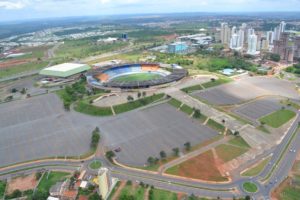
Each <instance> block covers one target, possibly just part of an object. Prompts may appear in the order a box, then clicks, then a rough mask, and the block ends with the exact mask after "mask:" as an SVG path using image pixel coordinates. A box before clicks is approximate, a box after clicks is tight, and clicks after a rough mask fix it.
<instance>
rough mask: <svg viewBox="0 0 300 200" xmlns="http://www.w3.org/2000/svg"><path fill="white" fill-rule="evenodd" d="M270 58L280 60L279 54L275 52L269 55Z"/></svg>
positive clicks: (275, 60)
mask: <svg viewBox="0 0 300 200" xmlns="http://www.w3.org/2000/svg"><path fill="white" fill-rule="evenodd" d="M270 59H271V60H272V61H274V62H279V61H280V55H279V54H275V53H272V54H271V55H270Z"/></svg>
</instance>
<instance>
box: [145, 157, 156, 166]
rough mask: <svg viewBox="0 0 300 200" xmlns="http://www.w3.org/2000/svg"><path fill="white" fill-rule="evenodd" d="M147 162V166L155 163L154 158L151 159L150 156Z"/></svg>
mask: <svg viewBox="0 0 300 200" xmlns="http://www.w3.org/2000/svg"><path fill="white" fill-rule="evenodd" d="M147 162H148V163H149V165H153V164H154V162H155V158H153V157H151V156H150V157H149V158H148V160H147Z"/></svg>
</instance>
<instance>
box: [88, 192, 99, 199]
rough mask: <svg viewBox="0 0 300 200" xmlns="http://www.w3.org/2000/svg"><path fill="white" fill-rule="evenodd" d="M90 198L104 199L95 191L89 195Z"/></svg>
mask: <svg viewBox="0 0 300 200" xmlns="http://www.w3.org/2000/svg"><path fill="white" fill-rule="evenodd" d="M89 200H102V197H101V196H100V195H99V194H97V193H96V192H95V193H93V194H92V195H90V196H89Z"/></svg>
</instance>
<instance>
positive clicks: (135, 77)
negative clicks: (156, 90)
mask: <svg viewBox="0 0 300 200" xmlns="http://www.w3.org/2000/svg"><path fill="white" fill-rule="evenodd" d="M161 77H162V76H160V75H158V74H152V73H138V74H128V75H123V76H119V77H116V78H114V79H113V80H114V81H120V82H132V81H149V80H154V79H159V78H161Z"/></svg>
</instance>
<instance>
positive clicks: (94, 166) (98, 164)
mask: <svg viewBox="0 0 300 200" xmlns="http://www.w3.org/2000/svg"><path fill="white" fill-rule="evenodd" d="M101 166H102V164H101V162H100V161H98V160H95V161H93V162H92V163H91V164H90V165H89V167H90V168H91V169H99V168H100V167H101Z"/></svg>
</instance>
